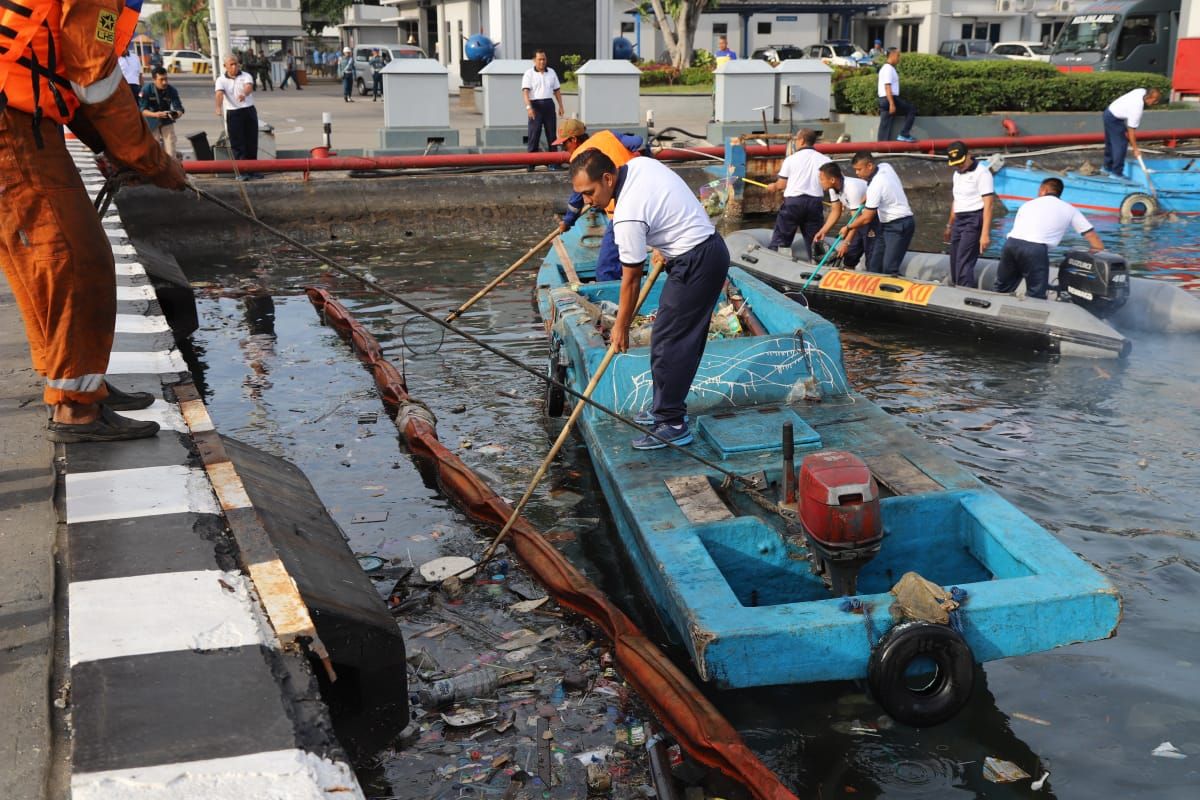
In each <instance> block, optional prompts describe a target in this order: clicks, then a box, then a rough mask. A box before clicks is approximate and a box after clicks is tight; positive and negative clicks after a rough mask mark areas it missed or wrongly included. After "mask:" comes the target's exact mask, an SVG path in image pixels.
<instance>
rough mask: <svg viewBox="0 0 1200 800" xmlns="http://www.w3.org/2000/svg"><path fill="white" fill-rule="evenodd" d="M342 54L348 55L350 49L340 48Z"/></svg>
mask: <svg viewBox="0 0 1200 800" xmlns="http://www.w3.org/2000/svg"><path fill="white" fill-rule="evenodd" d="M342 52H343V53H349V52H350V48H349V47H343V48H342Z"/></svg>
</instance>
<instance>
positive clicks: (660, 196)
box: [571, 149, 729, 450]
mask: <svg viewBox="0 0 1200 800" xmlns="http://www.w3.org/2000/svg"><path fill="white" fill-rule="evenodd" d="M571 184H572V186H573V187H574V189H575V191H577V192H579V193H580V195H582V196H583V199H584V200H585V201H587V203H588V204H589V205H590V206H592V207H593V208H605V207H607V206H608V202H609V200H615V201H616V204H615V207H614V208H613V238H614V239H615V240H616V244H617V251H618V254H619V256H620V260H621V267H622V270H621V294H620V304H619V306H618V309H617V318H616V322H615V324H614V325H613V328H612V346H613V347H614V348H615V349H616V351H617V352H618V353H624V352H625V351H626V350H628V349H629V324H630V323H631V322H632V321H633V307H634V305H636V304H637V297H638V292H639V289H640V288H641V283H642V270H643V268H644V266H645V264H646V251H647V249H649V248H653V249H654V250H656V251H657V252H658V253H659V254H661V255H662V257H663V258H665V259H666V270H667V280H666V285H665V286H664V287H663V290H662V294H661V295H660V297H659V301H658V311H657V316H656V317H655V319H654V331H653V334H652V336H651V343H650V374H651V377H652V379H653V381H654V407H653V411H652V415H643V414H639V415H638V417H637V418H636V420H637V422H639V423H641V424H644V425H648V426H650V427H651V430H652V431H653V434H652V435H645V436H639V437H638V438H636V439H634V440H633V446H634V448H636V449H638V450H656V449H658V448H660V447H665V446H666V445H665V444H664V442H670V443H672V444H676V445H685V444H691V442H692V433H691V431H690V430H688V424H687V395H688V390H690V389H691V386H692V379H693V378H695V377H696V370H697V369H699V367H700V359H701V357H702V356H703V355H704V344H705V342H706V341H707V339H708V327H709V323H710V320H711V318H712V312H713V306H714V305H715V304H716V302H717V298H718V297H719V296H720V294H721V289H722V287H723V286H724V285H725V276H726V274H728V272H729V250H728V249H727V248H726V247H725V240H724V239H722V238H721V236H720V234H718V233H717V232H716V229H714V228H713V225H712V222H711V221H709V218H708V213H707V212H705V210H704V207H703V206H702V205H700V201H699V200H697V199H696V195H695V194H693V193H692V190H691V189H690V188H688V185H687V184H686V183H684V182H683V179H682V178H680V177H679V176H678V175H676V174H675V173H674V172H672V171H671V169H670V168H669V167H667V166H666V165H665V164H662V163H661V162H659V161H657V160H655V159H653V158H635V159H633V160H631V161H629V162H628V163H626V164H624V165H622V166H621V167H619V168H618V167H616V166H615V165H614V164H613V162H612V159H610V158H609V157H608V156H607V155H605V154H604V153H603V152H602V151H601V150H599V149H592V150H586V151H584V152H583V153H582V154H581V155H579V156H577V157H576V158H575V159H574V160H572V161H571Z"/></svg>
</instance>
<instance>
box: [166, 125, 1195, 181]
mask: <svg viewBox="0 0 1200 800" xmlns="http://www.w3.org/2000/svg"><path fill="white" fill-rule="evenodd" d="M744 138H745V139H749V140H753V136H746V137H744ZM1161 139H1166V140H1168V141H1170V142H1172V143H1174V142H1175V141H1177V140H1180V139H1200V128H1186V129H1176V130H1166V131H1146V132H1144V133H1138V141H1142V142H1146V141H1152V140H1161ZM953 141H956V140H955V139H922V140H921V141H919V142H831V143H828V144H819V145H817V149H818V150H820V151H821V152H822V153H827V154H831V155H839V154H840V155H848V154H850V153H857V152H858V151H859V150H870V151H871V152H875V153H930V154H935V153H938V152H941V151H944V150H945V149H946V146H947V145H949V144H950V143H951V142H953ZM961 141H963V142H965V143H966V145H967V146H968V147H970V148H971V149H973V150H992V149H995V150H1009V149H1012V148H1022V147H1058V146H1063V145H1072V144H1076V145H1084V144H1103V142H1104V134H1103V133H1063V134H1050V135H1045V136H1017V137H1012V136H984V137H980V138H977V139H962V140H961ZM784 152H785V147H784V145H781V144H779V145H769V146H765V147H764V146H758V145H751V146H748V147H747V148H746V154H747V155H748V156H751V157H756V158H762V157H772V156H781V155H783V154H784ZM705 156H716V157H718V158H724V156H725V148H724V147H712V146H704V147H691V148H688V149H687V150H671V149H667V150H660V151H659V152H657V153H655V157H656V158H658V159H659V160H660V161H698V160H701V159H704V157H705ZM566 160H567V154H566V153H563V152H554V153H457V154H453V155H432V156H373V157H367V156H337V157H335V158H280V159H270V160H268V159H260V160H257V161H238V162H237V168H238V170H239V171H241V172H336V171H346V170H377V169H435V168H439V167H442V168H445V167H524V166H534V165H538V164H561V163H565V162H566ZM233 165H234V162H232V161H185V162H183V167H184V169H185V170H187V171H188V172H190V173H192V174H195V175H213V174H225V173H231V172H233V171H234V167H233Z"/></svg>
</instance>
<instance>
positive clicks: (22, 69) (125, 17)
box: [0, 0, 141, 127]
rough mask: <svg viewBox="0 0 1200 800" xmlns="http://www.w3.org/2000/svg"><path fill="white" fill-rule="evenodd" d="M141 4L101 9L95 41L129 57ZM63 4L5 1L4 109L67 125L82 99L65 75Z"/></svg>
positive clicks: (0, 88)
mask: <svg viewBox="0 0 1200 800" xmlns="http://www.w3.org/2000/svg"><path fill="white" fill-rule="evenodd" d="M140 11H141V3H140V2H137V3H135V4H133V6H132V7H131V6H130V5H123V6H122V8H121V10H120V12H119V13H118V12H117V11H116V10H115V9H112V10H109V9H104V8H101V9H99V10H98V12H97V16H96V33H95V36H96V39H97V41H99V42H101V43H104V44H111V45H112V48H113V51H114V52H117V53H124V52H125V50H126V48H128V47H129V43H130V41H131V40H132V39H133V35H134V31H135V30H136V28H137V21H138V14H139V13H140ZM61 21H62V3H61V2H60V0H0V110H3V108H4V106H6V105H11V106H12V107H13V108H16V109H18V110H20V111H24V112H25V113H27V114H32V115H33V116H34V125H35V127H36V126H37V124H38V122H39V121H40V120H41V118H42V117H43V116H47V117H50V118H51V119H53V120H54V121H55V122H59V123H62V124H66V123H68V122H70V121H71V118H72V117H73V116H74V115H75V110H76V109H77V108H79V98H78V97H76V96H75V92H74V90H73V89H72V88H71V82H70V81H69V80H68V79H67V78H66V76H64V75H63V72H62V59H61V55H60V54H61V52H62V35H61V30H60V24H61Z"/></svg>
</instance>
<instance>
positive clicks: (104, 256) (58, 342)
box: [0, 0, 184, 405]
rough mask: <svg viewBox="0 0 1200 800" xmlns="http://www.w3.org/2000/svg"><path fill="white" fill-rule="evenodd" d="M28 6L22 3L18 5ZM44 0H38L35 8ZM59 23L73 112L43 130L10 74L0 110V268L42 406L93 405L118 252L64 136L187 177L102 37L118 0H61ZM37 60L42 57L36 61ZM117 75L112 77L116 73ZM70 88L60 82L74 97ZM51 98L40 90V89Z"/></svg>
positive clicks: (154, 172) (99, 387)
mask: <svg viewBox="0 0 1200 800" xmlns="http://www.w3.org/2000/svg"><path fill="white" fill-rule="evenodd" d="M16 1H17V2H21V0H16ZM38 2H44V0H31V2H30V4H31V5H32V4H36V3H38ZM52 5H53V8H52V9H51V11H50V14H52V15H54V14H57V15H58V16H57V20H58V22H59V25H60V26H61V35H60V42H61V47H60V48H57V53H56V55H57V64H56V66H55V72H56V73H57V74H58V75H60V76H62V77H63V78H65V79H66V80H68V81H70V82H71V84H70V85H71V87H72V89H73V93H74V96H73V97H70V100H71V103H70V104H69V105H70V106H74V105H76V98H77V99H78V101H79V102H78V108H77V109H75V110H74V113H73V114H68V115H66V116H68V117H69V118H68V119H62V120H56V119H54V118H52V116H51V115H47V116H45V117H43V118H42V120H41V122H40V124H38V125H37V131H38V133H40V139H41V144H40V146H39V143H38V142H37V138H39V137H38V136H37V134H35V128H34V116H33V114H32V113H30V112H31V111H32V108H29V109H22V108H19V107H17V106H19V105H21V104H23V103H22V102H21V101H20V100H19V99H18V100H17V101H16V102H14V101H13V100H12V99H11V96H13V95H19V94H20V92H21V89H22V86H21V85H20V82H24V85H25V86H28V84H29V81H30V75H29V72H28V71H25V72H24V74H19V75H14V74H13V71H10V72H9V73H8V78H7V82H6V86H7V87H8V88H9V89H10V90H11V91H10V92H7V93H8V94H9V95H10V102H9V103H8V105H7V107H6V108H5V109H4V111H3V112H2V113H0V265H2V266H3V268H4V273H5V276H6V277H7V278H8V282H9V285H10V286H11V287H12V291H13V294H14V296H15V297H16V301H17V306H18V307H19V308H20V311H21V316H22V318H23V320H24V322H25V331H26V335H27V337H28V339H29V348H30V353H31V356H32V361H33V367H34V369H35V370H37V371H38V372H39V373H40V374H42V375H43V376H45V379H46V385H45V389H44V391H43V399H44V400H45V402H46V403H47V404H50V405H57V404H59V403H65V402H73V403H81V404H88V403H95V402H99V401H100V400H102V399H103V398H104V397H105V396H107V393H108V392H107V389H106V388H105V386H104V372H105V370H106V369H107V368H108V357H109V353H110V352H111V350H112V342H113V329H114V327H115V324H116V307H117V306H116V302H117V301H116V293H117V290H116V275H115V270H114V265H113V255H112V248H111V247H110V246H109V242H108V237H107V235H106V234H105V232H104V228H103V226H102V225H101V224H100V219H99V217H98V216H97V214H96V211H95V209H94V208H93V206H92V202H91V200H90V199H89V197H88V195H87V192H86V191H85V190H84V188H83V181H82V180H81V179H80V177H79V172H78V171H77V170H76V169H75V165H74V162H73V161H72V159H71V156H70V154H69V153H68V152H67V149H66V145H65V142H64V140H63V133H62V125H61V123H62V122H66V123H67V124H68V125H69V127H70V128H71V130H72V131H74V132H75V133H76V135H77V136H78V137H79V139H80V140H81V141H83V142H84V143H85V144H87V145H88V146H89V147H90V148H91V149H92V150H93V151H95V152H101V151H107V153H108V155H109V157H110V159H111V160H113V161H115V162H117V163H118V164H119V165H121V166H125V167H129V168H132V169H134V170H136V171H137V172H139V173H141V174H143V175H146V176H148V177H149V178H150V179H151V180H152V181H153V182H154V183H156V184H158V185H160V186H164V187H167V188H182V186H183V185H184V184H183V181H182V172H181V171H180V170H179V168H178V166H177V165H176V164H174V163H173V162H172V161H170V160H169V157H168V156H167V155H166V152H165V151H164V150H163V148H162V147H161V146H160V145H159V144H158V142H156V141H155V140H154V138H153V137H152V136H151V135H150V131H149V129H148V128H147V126H146V122H145V120H144V118H143V117H142V115H141V113H140V112H139V111H138V108H137V103H136V102H135V101H134V99H133V96H132V95H131V94H130V92H129V90H128V89H126V88H125V81H124V79H123V77H122V75H121V71H120V69H119V68H118V66H117V56H118V53H116V52H114V44H113V42H112V41H108V42H105V41H104V38H111V37H103V36H101V35H100V30H101V29H100V27H98V26H99V25H100V24H101V23H103V22H105V21H111V20H112V19H113V18H114V17H115V16H116V15H119V14H120V12H121V10H122V8H123V7H124V2H123V0H54V2H53V3H52ZM39 61H40V63H42V64H45V63H47V62H46V61H44V60H41V59H39ZM114 76H115V78H114ZM72 89H64V90H63V91H65V92H66V93H67V94H68V95H70V94H71V93H72ZM43 96H44V95H43Z"/></svg>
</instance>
